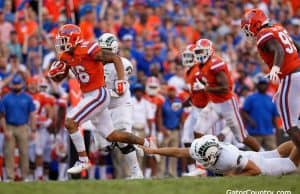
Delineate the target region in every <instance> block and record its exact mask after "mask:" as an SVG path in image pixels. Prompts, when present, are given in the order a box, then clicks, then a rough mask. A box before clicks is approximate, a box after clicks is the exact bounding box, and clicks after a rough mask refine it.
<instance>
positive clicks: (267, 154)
mask: <svg viewBox="0 0 300 194" xmlns="http://www.w3.org/2000/svg"><path fill="white" fill-rule="evenodd" d="M259 154H260V155H262V156H263V157H264V158H280V157H281V156H280V154H279V152H278V150H277V149H276V150H272V151H265V152H259Z"/></svg>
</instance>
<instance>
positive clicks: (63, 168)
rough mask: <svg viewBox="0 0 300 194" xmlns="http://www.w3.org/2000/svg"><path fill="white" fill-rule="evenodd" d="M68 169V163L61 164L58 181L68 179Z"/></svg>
mask: <svg viewBox="0 0 300 194" xmlns="http://www.w3.org/2000/svg"><path fill="white" fill-rule="evenodd" d="M67 167H68V164H67V163H59V167H58V180H61V181H62V180H65V179H66V169H67Z"/></svg>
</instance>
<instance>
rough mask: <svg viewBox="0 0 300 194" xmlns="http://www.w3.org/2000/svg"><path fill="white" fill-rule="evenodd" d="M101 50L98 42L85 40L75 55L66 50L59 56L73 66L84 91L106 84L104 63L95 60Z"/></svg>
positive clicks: (73, 70) (75, 51)
mask: <svg viewBox="0 0 300 194" xmlns="http://www.w3.org/2000/svg"><path fill="white" fill-rule="evenodd" d="M100 50H101V49H100V47H99V46H98V44H97V43H96V42H89V41H84V42H82V43H81V44H79V45H78V46H77V47H76V48H75V50H74V53H73V55H70V54H68V53H67V52H64V53H62V54H61V56H60V58H59V59H60V60H62V61H65V62H66V63H67V64H68V65H70V66H71V70H72V72H73V73H74V74H75V76H76V78H77V80H78V81H79V83H80V89H81V90H82V92H84V93H86V92H90V91H93V90H96V89H98V88H100V87H103V86H104V85H105V82H104V70H103V64H102V63H101V62H99V61H96V60H94V55H95V54H96V53H98V52H99V51H100Z"/></svg>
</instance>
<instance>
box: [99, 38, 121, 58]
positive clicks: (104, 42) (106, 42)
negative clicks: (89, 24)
mask: <svg viewBox="0 0 300 194" xmlns="http://www.w3.org/2000/svg"><path fill="white" fill-rule="evenodd" d="M98 44H99V46H100V47H101V48H103V49H109V50H111V51H112V52H113V53H115V54H117V53H118V52H119V42H118V39H117V37H116V36H115V35H114V34H111V33H104V34H102V35H101V36H100V37H99V39H98Z"/></svg>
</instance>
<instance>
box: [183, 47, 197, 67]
mask: <svg viewBox="0 0 300 194" xmlns="http://www.w3.org/2000/svg"><path fill="white" fill-rule="evenodd" d="M195 47H196V45H194V44H189V45H187V47H186V48H185V50H184V51H183V52H182V54H181V57H182V65H183V66H185V67H189V68H190V67H193V66H194V64H195V54H194V49H195Z"/></svg>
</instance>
